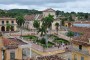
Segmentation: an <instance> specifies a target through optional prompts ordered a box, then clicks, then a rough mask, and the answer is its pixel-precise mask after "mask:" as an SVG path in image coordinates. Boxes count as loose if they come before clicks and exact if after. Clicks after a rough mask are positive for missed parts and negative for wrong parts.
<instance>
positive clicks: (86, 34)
mask: <svg viewBox="0 0 90 60" xmlns="http://www.w3.org/2000/svg"><path fill="white" fill-rule="evenodd" d="M70 29H71V31H73V32H79V33H83V34H82V35H81V36H78V37H74V38H73V40H72V42H73V43H74V44H81V45H84V46H88V45H89V46H90V44H89V43H90V42H89V38H90V28H87V27H71V28H70Z"/></svg>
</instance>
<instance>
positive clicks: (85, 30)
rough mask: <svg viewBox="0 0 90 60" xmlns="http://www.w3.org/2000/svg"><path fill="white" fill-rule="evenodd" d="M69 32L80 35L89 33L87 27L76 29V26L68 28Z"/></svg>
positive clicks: (89, 29)
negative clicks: (79, 33)
mask: <svg viewBox="0 0 90 60" xmlns="http://www.w3.org/2000/svg"><path fill="white" fill-rule="evenodd" d="M70 30H71V31H73V32H81V33H88V32H90V28H88V27H76V26H73V27H70Z"/></svg>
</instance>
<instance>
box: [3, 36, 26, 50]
mask: <svg viewBox="0 0 90 60" xmlns="http://www.w3.org/2000/svg"><path fill="white" fill-rule="evenodd" d="M2 41H3V45H4V46H5V47H6V48H7V49H11V48H17V47H18V45H23V44H26V43H24V42H23V41H21V40H18V39H8V38H2Z"/></svg>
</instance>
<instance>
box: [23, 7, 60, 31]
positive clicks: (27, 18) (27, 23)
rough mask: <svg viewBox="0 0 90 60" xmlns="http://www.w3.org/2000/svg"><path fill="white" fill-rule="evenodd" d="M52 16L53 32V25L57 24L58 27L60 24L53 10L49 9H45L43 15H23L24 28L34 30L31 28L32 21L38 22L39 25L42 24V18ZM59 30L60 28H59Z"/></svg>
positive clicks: (53, 27) (53, 26)
mask: <svg viewBox="0 0 90 60" xmlns="http://www.w3.org/2000/svg"><path fill="white" fill-rule="evenodd" d="M49 14H50V15H53V17H54V21H53V23H52V30H55V29H56V28H55V23H56V22H58V23H59V25H60V24H61V23H60V22H61V21H60V19H59V18H57V17H56V12H55V10H53V9H51V8H49V9H46V10H44V11H43V14H32V15H25V16H24V18H25V24H24V27H25V28H27V29H29V30H32V29H35V28H34V27H33V22H34V20H39V21H40V25H41V24H42V18H44V17H47V16H48V15H49ZM59 29H60V27H59Z"/></svg>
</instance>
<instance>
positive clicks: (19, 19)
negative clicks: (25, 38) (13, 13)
mask: <svg viewBox="0 0 90 60" xmlns="http://www.w3.org/2000/svg"><path fill="white" fill-rule="evenodd" d="M16 19H17V24H18V26H19V27H20V28H21V36H22V25H24V23H25V21H24V18H23V17H22V16H18V17H17V18H16Z"/></svg>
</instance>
